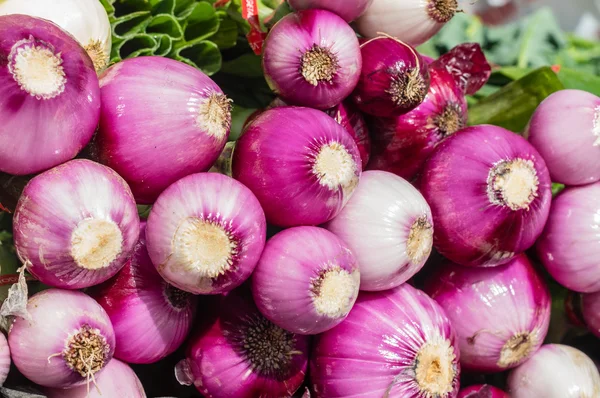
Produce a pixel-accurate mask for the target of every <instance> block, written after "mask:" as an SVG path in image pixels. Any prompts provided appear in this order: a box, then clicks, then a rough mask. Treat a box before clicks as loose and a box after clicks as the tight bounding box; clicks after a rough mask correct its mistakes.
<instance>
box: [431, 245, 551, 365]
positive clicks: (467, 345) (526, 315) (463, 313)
mask: <svg viewBox="0 0 600 398" xmlns="http://www.w3.org/2000/svg"><path fill="white" fill-rule="evenodd" d="M425 292H426V293H428V294H429V295H430V296H431V297H432V298H433V299H434V300H435V301H437V303H438V304H439V305H440V306H441V307H442V308H443V309H444V311H445V312H446V315H448V318H450V321H451V322H452V326H454V329H455V330H456V336H457V337H458V343H459V347H460V364H461V366H462V368H463V369H465V370H471V371H476V372H500V371H503V370H506V369H510V368H514V367H515V366H518V365H520V364H521V363H523V362H525V361H526V360H527V359H528V358H530V357H531V356H532V355H533V354H535V352H536V350H537V349H538V348H539V347H540V346H541V345H542V343H543V342H544V338H545V337H546V333H547V332H548V325H549V322H550V307H551V299H550V292H549V291H548V288H547V287H546V285H545V283H544V281H543V279H542V278H541V277H540V275H538V274H537V272H536V271H535V269H534V268H533V266H532V265H531V263H530V262H529V260H528V259H527V257H526V256H525V255H524V254H520V255H517V256H516V257H514V258H513V259H512V260H511V261H509V262H508V263H506V264H504V265H500V266H498V267H492V268H473V267H461V266H459V265H456V264H451V263H449V264H444V265H443V266H442V267H440V269H439V270H438V272H437V273H435V274H434V275H431V276H430V277H429V278H428V279H427V281H426V288H425Z"/></svg>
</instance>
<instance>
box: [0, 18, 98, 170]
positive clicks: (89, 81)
mask: <svg viewBox="0 0 600 398" xmlns="http://www.w3.org/2000/svg"><path fill="white" fill-rule="evenodd" d="M0 37H1V38H2V41H0V59H2V62H0V87H1V89H0V115H2V116H0V118H1V119H2V123H0V171H3V172H6V173H10V174H18V175H25V174H32V173H37V172H40V171H42V170H46V169H49V168H50V167H53V166H56V165H59V164H61V163H63V162H66V161H67V160H69V159H72V158H74V157H75V155H77V153H78V152H79V151H80V150H81V149H83V147H84V146H85V145H87V143H88V141H89V140H90V139H91V138H92V135H93V134H94V130H95V128H96V125H97V124H98V117H99V112H100V89H99V87H98V78H97V77H96V71H95V69H94V65H93V64H92V61H91V59H90V58H89V57H88V55H87V53H86V52H85V50H84V49H83V48H82V47H81V46H80V45H79V43H78V42H77V41H76V40H75V38H73V36H71V35H69V34H68V33H67V32H65V31H63V30H62V29H61V28H59V27H58V25H55V24H54V23H51V22H50V21H47V20H45V19H40V18H34V17H29V16H26V15H18V14H12V15H5V16H0Z"/></svg>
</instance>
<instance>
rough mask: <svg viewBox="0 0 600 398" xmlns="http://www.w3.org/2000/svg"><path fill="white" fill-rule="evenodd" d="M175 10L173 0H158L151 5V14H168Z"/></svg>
mask: <svg viewBox="0 0 600 398" xmlns="http://www.w3.org/2000/svg"><path fill="white" fill-rule="evenodd" d="M174 12H175V0H158V1H157V2H156V3H155V4H154V6H153V7H152V15H159V14H170V15H173V14H174Z"/></svg>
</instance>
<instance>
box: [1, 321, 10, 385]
mask: <svg viewBox="0 0 600 398" xmlns="http://www.w3.org/2000/svg"><path fill="white" fill-rule="evenodd" d="M0 335H1V336H0V386H2V385H3V384H4V382H5V381H6V377H8V372H9V370H10V348H9V347H8V340H6V336H4V333H0Z"/></svg>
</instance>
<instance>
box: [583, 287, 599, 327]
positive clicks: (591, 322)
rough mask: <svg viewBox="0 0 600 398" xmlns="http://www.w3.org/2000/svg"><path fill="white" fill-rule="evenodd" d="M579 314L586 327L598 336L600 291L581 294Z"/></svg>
mask: <svg viewBox="0 0 600 398" xmlns="http://www.w3.org/2000/svg"><path fill="white" fill-rule="evenodd" d="M581 315H582V316H583V320H584V322H585V324H586V326H587V327H588V329H589V330H590V331H591V332H592V333H594V334H595V335H596V336H598V337H600V292H596V293H587V294H584V295H583V296H582V298H581Z"/></svg>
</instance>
